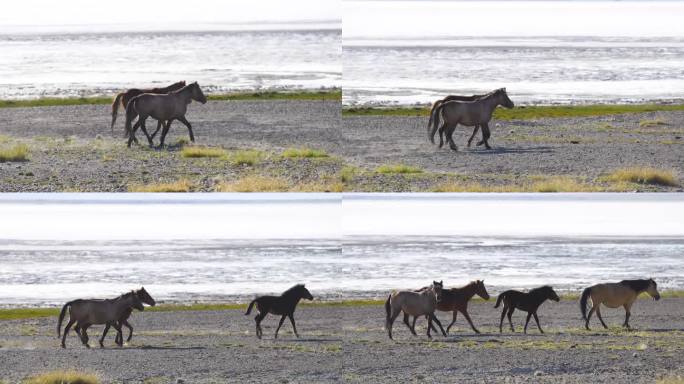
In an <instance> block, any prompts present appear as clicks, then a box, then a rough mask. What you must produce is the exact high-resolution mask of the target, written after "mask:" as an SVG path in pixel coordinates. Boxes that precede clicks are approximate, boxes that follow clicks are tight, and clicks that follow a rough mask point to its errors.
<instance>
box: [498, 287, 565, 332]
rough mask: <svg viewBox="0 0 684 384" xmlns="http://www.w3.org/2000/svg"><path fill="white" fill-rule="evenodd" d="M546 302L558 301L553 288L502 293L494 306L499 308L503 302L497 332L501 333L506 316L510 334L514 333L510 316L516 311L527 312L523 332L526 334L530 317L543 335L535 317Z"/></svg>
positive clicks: (537, 318) (558, 298)
mask: <svg viewBox="0 0 684 384" xmlns="http://www.w3.org/2000/svg"><path fill="white" fill-rule="evenodd" d="M546 300H553V301H555V302H559V301H560V297H558V295H557V294H556V291H554V290H553V288H551V287H549V286H548V285H545V286H543V287H539V288H534V289H530V291H529V292H520V291H516V290H510V291H505V292H502V293H501V294H500V295H499V297H498V298H497V299H496V305H494V308H499V304H501V302H502V301H503V304H504V306H503V311H501V321H500V322H499V332H503V329H502V328H503V321H504V316H505V315H506V314H508V323H509V324H510V326H511V332H515V329H514V328H513V321H512V320H511V316H513V312H514V311H515V310H516V308H517V309H520V310H521V311H525V312H527V320H525V330H524V333H527V324H529V323H530V317H532V316H534V321H535V322H536V323H537V328H539V332H541V333H544V331H542V328H541V324H539V317H538V316H537V310H538V309H539V306H541V305H542V304H543V303H544V302H545V301H546Z"/></svg>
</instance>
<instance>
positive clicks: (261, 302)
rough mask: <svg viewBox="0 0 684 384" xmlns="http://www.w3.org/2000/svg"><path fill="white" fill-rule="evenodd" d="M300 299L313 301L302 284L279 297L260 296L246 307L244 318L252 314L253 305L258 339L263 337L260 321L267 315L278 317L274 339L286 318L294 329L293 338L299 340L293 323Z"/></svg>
mask: <svg viewBox="0 0 684 384" xmlns="http://www.w3.org/2000/svg"><path fill="white" fill-rule="evenodd" d="M301 299H307V300H313V296H312V295H311V292H309V290H308V289H306V288H305V287H304V284H297V285H295V286H294V287H292V288H290V289H288V290H287V291H285V292H283V294H282V295H280V296H260V297H257V298H256V299H254V300H252V302H251V303H249V307H247V312H245V316H247V315H249V314H250V313H251V312H252V307H253V306H254V304H256V306H257V312H259V313H258V314H257V315H256V317H254V321H255V322H256V335H257V337H258V338H259V339H261V336H262V335H263V330H262V329H261V321H262V320H263V319H264V318H265V317H266V315H268V314H269V313H272V314H274V315H280V323H278V328H276V331H275V338H276V339H277V338H278V331H279V330H280V327H281V326H282V325H283V321H285V318H286V317H288V318H289V319H290V323H292V329H294V333H295V336H297V337H298V338H299V334H298V333H297V326H296V325H295V321H294V311H295V309H297V304H299V301H300V300H301Z"/></svg>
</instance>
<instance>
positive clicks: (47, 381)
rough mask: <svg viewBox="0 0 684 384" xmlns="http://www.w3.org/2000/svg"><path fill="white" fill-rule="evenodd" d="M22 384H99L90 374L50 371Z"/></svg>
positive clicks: (95, 377) (97, 379)
mask: <svg viewBox="0 0 684 384" xmlns="http://www.w3.org/2000/svg"><path fill="white" fill-rule="evenodd" d="M22 383H23V384H99V383H100V379H99V378H98V377H97V376H95V375H92V374H89V373H83V372H77V371H52V372H46V373H42V374H40V375H36V376H32V377H29V378H28V379H26V380H24V381H23V382H22Z"/></svg>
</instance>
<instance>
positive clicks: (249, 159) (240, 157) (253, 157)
mask: <svg viewBox="0 0 684 384" xmlns="http://www.w3.org/2000/svg"><path fill="white" fill-rule="evenodd" d="M265 158H266V153H264V152H262V151H257V150H256V149H245V150H239V151H235V152H233V153H231V154H230V155H229V156H228V160H229V161H230V162H231V163H233V164H235V165H256V164H259V163H261V162H262V161H263V160H264V159H265Z"/></svg>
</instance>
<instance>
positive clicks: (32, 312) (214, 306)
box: [0, 289, 684, 321]
mask: <svg viewBox="0 0 684 384" xmlns="http://www.w3.org/2000/svg"><path fill="white" fill-rule="evenodd" d="M498 293H499V292H496V293H491V297H492V299H493V298H495V297H496V296H497V295H498ZM378 295H380V293H379V292H378ZM383 295H384V293H383ZM383 295H380V296H383ZM376 296H377V295H376ZM660 296H661V298H663V299H682V298H684V289H682V290H667V291H661V292H660ZM559 297H560V298H561V300H562V301H577V300H579V297H580V293H579V292H572V293H570V292H563V291H559ZM492 299H490V301H491V300H492ZM637 300H638V301H644V300H651V298H650V297H649V296H647V295H643V294H642V295H639V297H638V298H637ZM384 302H385V299H375V298H367V299H362V298H351V299H342V300H336V299H330V300H320V301H313V302H301V303H300V304H299V305H300V306H301V307H307V308H308V307H311V308H358V307H372V306H382V305H383V304H384ZM471 302H473V303H484V302H487V301H486V300H484V299H482V298H480V297H473V299H472V300H471ZM248 304H249V301H248V300H247V301H244V302H243V301H237V302H195V303H192V304H182V303H181V302H168V303H162V304H159V305H157V306H155V307H145V311H146V312H203V311H227V310H244V309H246V308H247V305H248ZM59 311H60V307H59V306H50V307H44V306H41V307H3V308H0V321H10V320H28V319H38V318H44V317H53V316H58V315H59Z"/></svg>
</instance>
